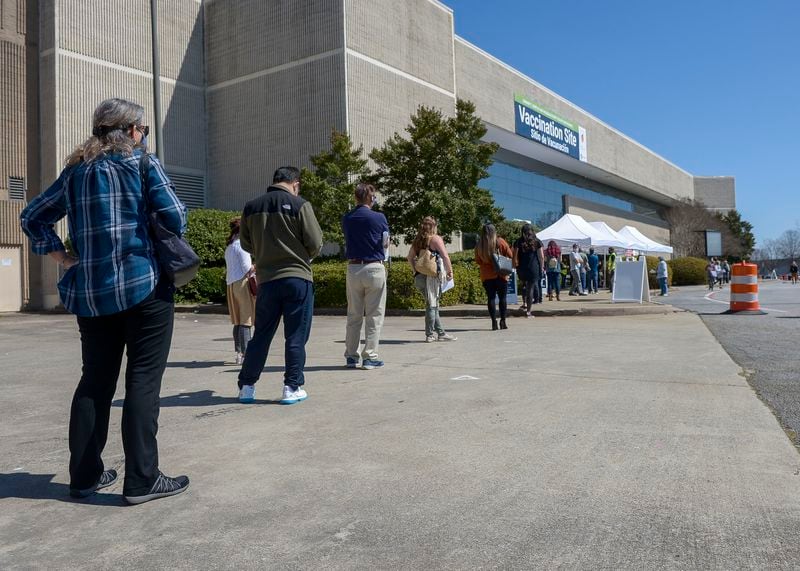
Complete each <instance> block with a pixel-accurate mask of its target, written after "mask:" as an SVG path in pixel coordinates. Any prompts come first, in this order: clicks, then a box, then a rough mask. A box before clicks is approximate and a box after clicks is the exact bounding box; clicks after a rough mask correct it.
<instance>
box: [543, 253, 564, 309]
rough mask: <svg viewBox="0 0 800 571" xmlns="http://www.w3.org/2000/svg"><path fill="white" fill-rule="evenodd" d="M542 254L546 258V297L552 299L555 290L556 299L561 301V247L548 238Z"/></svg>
mask: <svg viewBox="0 0 800 571" xmlns="http://www.w3.org/2000/svg"><path fill="white" fill-rule="evenodd" d="M544 255H545V259H546V260H547V299H549V300H550V301H553V291H554V290H555V292H556V301H561V248H559V247H558V244H556V243H555V241H554V240H550V241H549V242H548V243H547V250H545V252H544Z"/></svg>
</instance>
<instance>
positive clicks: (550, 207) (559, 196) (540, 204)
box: [481, 161, 656, 228]
mask: <svg viewBox="0 0 800 571" xmlns="http://www.w3.org/2000/svg"><path fill="white" fill-rule="evenodd" d="M488 170H489V176H488V177H486V178H485V179H483V180H482V181H481V186H482V187H483V188H486V189H488V190H490V191H491V192H492V196H494V200H495V203H496V204H497V205H498V206H500V207H502V208H503V215H504V216H505V217H506V218H509V219H515V218H516V219H520V220H529V221H531V222H532V223H533V224H535V225H536V226H538V227H539V228H545V227H546V226H549V225H550V224H552V223H553V222H555V221H556V220H558V219H559V218H560V217H561V216H562V215H563V214H564V204H563V196H564V195H567V196H574V197H575V198H583V199H585V200H589V201H591V202H595V203H597V204H603V205H605V206H610V207H612V208H616V209H618V210H622V211H625V212H638V213H647V214H649V215H653V214H651V213H655V212H656V207H655V205H651V204H649V203H646V201H644V200H643V199H639V198H636V197H630V199H627V197H626V195H625V194H624V193H622V191H618V190H616V189H608V190H607V191H606V192H601V191H600V190H594V189H590V188H584V187H581V186H577V185H575V184H571V183H569V182H566V181H563V180H558V179H555V178H552V177H549V176H545V175H543V174H540V173H538V172H534V171H530V170H527V169H523V168H520V167H517V166H514V165H510V164H507V163H504V162H501V161H495V162H494V164H493V165H492V166H491V167H489V169H488ZM598 186H600V185H598Z"/></svg>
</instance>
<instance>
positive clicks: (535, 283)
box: [520, 272, 542, 310]
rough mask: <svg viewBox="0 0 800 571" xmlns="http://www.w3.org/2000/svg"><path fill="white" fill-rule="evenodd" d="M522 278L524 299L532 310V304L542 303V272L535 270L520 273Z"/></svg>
mask: <svg viewBox="0 0 800 571" xmlns="http://www.w3.org/2000/svg"><path fill="white" fill-rule="evenodd" d="M520 279H521V280H522V301H523V303H524V304H525V306H526V307H527V308H528V309H529V310H530V309H531V305H532V304H536V303H542V278H541V274H539V273H538V272H534V273H532V274H525V275H524V276H522V275H520Z"/></svg>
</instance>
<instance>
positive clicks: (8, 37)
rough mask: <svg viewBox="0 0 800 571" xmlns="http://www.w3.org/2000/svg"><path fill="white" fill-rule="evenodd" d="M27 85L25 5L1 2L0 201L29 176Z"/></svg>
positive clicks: (18, 0) (16, 0)
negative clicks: (13, 181) (13, 180)
mask: <svg viewBox="0 0 800 571" xmlns="http://www.w3.org/2000/svg"><path fill="white" fill-rule="evenodd" d="M25 81H26V69H25V2H24V0H0V200H4V199H7V198H8V177H10V176H11V177H20V178H26V174H27V173H26V168H27V163H26V156H27V153H26V136H25V128H26V127H25V118H26V109H27V97H26V87H25Z"/></svg>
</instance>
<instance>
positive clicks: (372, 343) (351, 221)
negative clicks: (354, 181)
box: [342, 183, 389, 370]
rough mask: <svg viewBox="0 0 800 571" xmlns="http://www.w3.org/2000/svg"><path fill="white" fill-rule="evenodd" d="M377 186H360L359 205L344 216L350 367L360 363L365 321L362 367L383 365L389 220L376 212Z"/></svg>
mask: <svg viewBox="0 0 800 571" xmlns="http://www.w3.org/2000/svg"><path fill="white" fill-rule="evenodd" d="M375 196H376V192H375V187H374V186H372V185H371V184H366V183H360V184H358V185H357V186H356V190H355V198H356V207H355V208H353V209H352V210H351V211H350V212H348V213H347V214H345V215H344V216H343V217H342V231H343V232H344V241H345V257H346V258H347V278H346V285H347V330H346V333H345V343H344V356H345V366H346V367H347V368H348V369H355V368H356V367H358V358H359V353H358V348H359V344H360V342H361V326H362V324H364V337H365V338H366V341H365V343H364V349H363V351H362V352H361V355H360V356H361V359H362V360H361V368H362V369H367V370H370V369H377V368H380V367H383V361H381V360H380V359H378V344H379V343H380V337H381V327H383V316H384V312H385V311H386V268H385V267H384V265H383V260H384V257H385V252H386V248H388V247H389V223H388V222H387V221H386V216H384V215H383V214H382V213H380V212H374V211H373V210H372V206H373V205H374V204H375Z"/></svg>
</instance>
